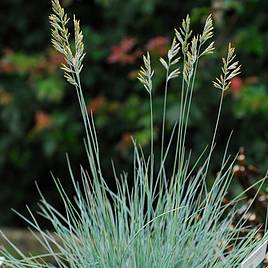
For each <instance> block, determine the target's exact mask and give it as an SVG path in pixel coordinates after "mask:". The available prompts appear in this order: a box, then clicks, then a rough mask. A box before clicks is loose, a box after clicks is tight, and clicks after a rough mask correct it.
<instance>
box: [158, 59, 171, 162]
mask: <svg viewBox="0 0 268 268" xmlns="http://www.w3.org/2000/svg"><path fill="white" fill-rule="evenodd" d="M169 65H170V63H169V64H168V67H169ZM168 75H169V68H168V69H167V71H166V82H165V95H164V104H163V119H162V141H161V156H160V165H161V163H162V161H163V155H164V143H165V122H166V109H167V91H168Z"/></svg>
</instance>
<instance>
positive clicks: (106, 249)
mask: <svg viewBox="0 0 268 268" xmlns="http://www.w3.org/2000/svg"><path fill="white" fill-rule="evenodd" d="M52 7H53V14H52V15H51V16H50V23H51V27H52V44H53V46H54V47H55V48H56V50H58V51H59V52H61V53H62V54H63V55H64V57H65V61H66V63H65V64H64V65H63V66H62V69H63V71H64V76H65V78H66V79H67V81H68V82H69V83H70V84H71V85H73V86H74V88H75V91H76V94H77V97H78V102H79V105H80V109H81V113H82V118H83V125H84V128H85V142H84V143H85V149H86V150H85V151H86V154H87V158H88V167H87V168H84V167H81V168H80V171H81V172H80V174H74V173H73V171H72V166H71V163H70V161H69V158H68V157H67V166H68V169H69V172H70V177H71V181H72V184H73V187H74V189H75V196H74V197H69V196H68V195H67V194H66V191H65V190H64V187H63V185H62V183H61V181H60V180H59V179H58V178H55V177H53V178H54V181H55V185H56V188H57V190H58V192H59V197H60V199H61V202H62V203H63V204H64V207H65V211H64V212H60V211H58V210H57V209H56V208H55V206H53V204H50V203H48V202H47V201H46V199H45V197H44V196H43V195H42V193H41V192H40V196H41V201H40V214H41V215H42V216H43V217H44V218H45V219H47V220H48V221H49V222H50V223H51V225H52V227H53V232H51V231H50V232H47V231H44V230H42V228H41V227H40V225H39V224H38V222H37V220H36V218H35V216H34V214H33V213H32V212H31V211H30V210H29V215H30V216H29V217H26V216H23V215H21V214H19V213H18V212H17V213H18V214H19V215H20V216H21V217H22V218H23V219H25V220H26V221H27V223H28V224H29V225H30V227H31V229H32V230H34V231H37V233H38V235H37V236H36V237H37V239H38V240H39V241H40V243H41V245H42V246H43V247H44V248H45V249H46V251H47V254H45V255H38V256H26V255H25V254H24V253H23V252H22V251H20V250H19V249H18V248H17V247H15V246H14V245H13V244H12V242H10V241H9V242H10V244H11V246H13V247H14V250H15V251H16V255H18V256H16V258H15V257H14V252H13V254H11V253H10V252H9V251H7V250H2V252H1V254H2V256H3V257H4V258H5V264H6V265H7V266H11V267H32V268H35V267H79V268H83V267H84V268H88V267H129V268H131V267H148V268H149V267H182V268H184V267H187V268H188V267H200V268H202V267H228V268H230V267H239V265H240V263H241V262H242V260H243V259H244V258H245V257H246V256H248V255H249V254H250V252H252V250H253V249H254V248H256V247H257V246H258V245H260V244H262V243H263V242H264V241H265V239H266V238H267V235H266V234H264V236H263V238H261V239H260V238H259V239H256V234H257V233H258V232H259V230H260V228H253V227H251V226H246V225H245V221H246V220H245V219H243V217H241V220H239V221H238V222H237V221H236V223H235V224H233V219H234V217H235V215H236V207H237V206H236V205H237V204H238V201H239V200H240V199H241V198H242V197H243V193H241V195H239V196H238V197H237V198H235V199H234V200H232V201H231V202H230V203H229V204H224V203H223V199H224V197H225V196H226V194H227V192H228V187H229V185H230V183H231V179H232V165H233V163H234V161H235V157H234V158H233V159H232V158H231V157H230V156H229V155H228V153H227V149H228V143H229V140H228V141H227V145H226V150H225V152H223V157H222V164H221V167H220V170H219V172H218V173H217V175H216V176H215V178H214V182H213V184H212V186H208V185H207V178H208V171H209V166H210V162H211V161H213V150H214V147H215V141H216V135H217V129H218V125H219V120H220V114H221V109H222V104H223V98H224V94H225V92H226V90H228V88H229V86H230V80H231V79H232V78H233V77H234V76H236V75H237V74H238V73H239V72H240V65H239V63H238V61H236V55H235V50H234V48H233V47H232V46H231V44H229V46H228V50H227V56H226V57H225V58H223V59H222V64H223V66H222V68H221V74H220V75H219V77H218V78H216V79H215V81H214V82H213V85H214V87H215V88H216V89H218V90H219V95H220V103H219V110H218V114H217V117H216V123H215V129H214V132H213V133H212V135H211V138H210V139H211V141H210V142H209V141H208V143H209V145H208V146H207V147H206V148H204V150H203V152H202V153H201V154H200V156H199V157H198V159H196V160H194V161H192V159H191V152H190V150H187V148H186V141H187V139H188V138H189V137H188V134H187V123H188V120H189V115H190V112H191V103H192V99H193V96H194V88H195V78H196V74H197V71H198V63H199V61H200V60H201V59H202V57H205V56H206V55H208V54H211V53H213V50H214V42H213V41H212V38H213V22H212V18H211V16H208V18H207V20H206V22H205V25H204V29H203V31H202V32H201V34H197V35H193V33H192V30H191V27H190V18H189V16H187V17H186V18H185V19H184V20H183V22H182V26H181V27H180V28H179V29H177V30H175V37H174V39H173V42H172V44H171V47H170V49H169V51H168V54H167V57H166V58H165V59H164V58H161V59H160V64H162V65H163V68H164V69H165V71H166V82H165V88H164V98H163V113H162V116H163V120H162V134H161V153H160V156H159V157H160V159H156V157H155V149H154V110H153V104H154V90H153V78H154V70H153V67H152V65H151V60H150V54H149V53H147V54H146V55H144V56H143V62H144V66H143V67H141V70H140V72H139V74H138V79H139V81H140V82H141V83H142V85H143V86H144V88H145V90H146V94H147V95H148V99H149V100H148V105H149V106H150V111H151V120H150V126H148V127H150V130H151V143H150V152H149V155H148V156H147V155H146V154H145V153H144V152H143V150H142V148H141V147H140V146H139V144H137V143H136V141H135V137H133V155H134V160H133V172H132V174H126V173H122V174H118V173H117V172H116V168H115V166H114V165H113V164H111V173H112V174H113V177H109V178H104V176H103V174H102V170H101V162H102V161H101V156H100V151H99V146H98V134H97V131H96V130H95V126H94V120H93V116H92V114H89V113H88V111H87V106H86V103H85V100H84V97H83V92H82V85H81V81H80V73H81V71H82V68H83V64H82V62H83V59H84V57H85V53H84V44H83V34H82V32H81V30H80V26H79V21H78V20H77V19H76V18H75V17H74V18H73V24H74V46H73V45H72V44H71V42H70V33H69V30H68V23H69V18H68V16H67V15H66V14H65V11H64V9H63V8H62V7H61V6H60V4H59V1H58V0H52ZM201 71H202V70H201ZM171 80H177V81H181V86H180V87H179V92H180V100H179V103H180V106H179V110H178V114H179V120H178V122H177V124H175V125H174V127H173V129H172V131H171V133H170V136H169V137H170V138H169V139H168V140H165V138H166V137H167V136H168V135H167V134H166V133H165V130H166V106H167V95H168V88H169V83H170V81H171ZM171 147H174V148H175V150H173V151H175V154H174V155H171V150H170V148H171ZM167 158H169V159H170V158H171V159H173V167H172V169H171V170H170V169H167V168H166V166H167V165H166V160H167ZM192 162H194V164H192ZM157 163H160V164H157ZM77 175H78V177H79V178H82V180H81V181H80V182H77V180H76V176H77ZM108 180H109V181H111V180H113V181H114V183H115V184H116V187H117V190H116V191H114V192H113V191H111V190H110V189H109V187H108V185H107V181H108ZM129 181H134V183H133V185H132V186H129ZM263 181H264V179H263V180H261V182H260V184H261V183H262V182H263ZM245 213H246V212H245ZM245 230H246V231H247V235H246V236H243V235H241V234H242V233H243V231H245ZM34 234H35V235H36V232H34ZM47 257H50V258H49V259H48V258H47ZM51 257H52V258H53V259H54V260H53V262H51Z"/></svg>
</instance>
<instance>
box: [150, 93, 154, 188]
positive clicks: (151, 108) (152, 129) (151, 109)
mask: <svg viewBox="0 0 268 268" xmlns="http://www.w3.org/2000/svg"><path fill="white" fill-rule="evenodd" d="M150 129H151V153H150V160H151V175H150V176H151V184H152V181H153V175H154V120H153V98H152V93H150Z"/></svg>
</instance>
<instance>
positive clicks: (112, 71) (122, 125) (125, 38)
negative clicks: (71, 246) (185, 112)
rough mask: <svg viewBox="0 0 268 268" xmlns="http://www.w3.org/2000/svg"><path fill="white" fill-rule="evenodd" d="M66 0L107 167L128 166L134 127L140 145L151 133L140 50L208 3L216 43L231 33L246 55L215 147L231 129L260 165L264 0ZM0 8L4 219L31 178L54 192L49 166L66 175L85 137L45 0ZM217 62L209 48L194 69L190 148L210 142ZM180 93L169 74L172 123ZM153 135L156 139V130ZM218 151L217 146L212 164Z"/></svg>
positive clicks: (21, 200)
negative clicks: (76, 20)
mask: <svg viewBox="0 0 268 268" xmlns="http://www.w3.org/2000/svg"><path fill="white" fill-rule="evenodd" d="M62 3H63V4H64V5H65V7H66V9H67V11H72V12H73V13H76V14H77V15H78V16H79V17H80V18H81V21H82V25H84V26H83V32H84V34H85V39H84V40H85V49H86V52H87V56H86V60H85V64H84V70H83V72H82V83H83V88H84V89H85V95H86V100H87V104H88V109H89V111H90V110H92V112H93V113H94V115H95V122H96V125H97V126H96V127H97V130H98V133H99V137H100V144H101V148H100V149H101V153H102V156H103V157H102V159H103V162H102V165H103V168H104V172H106V173H107V174H110V173H111V170H112V168H111V158H113V160H114V162H115V165H116V166H118V168H119V169H120V170H122V169H125V170H128V167H129V163H131V161H130V160H131V158H132V151H131V136H132V135H133V136H135V137H136V139H137V140H138V141H139V142H140V143H141V144H143V145H145V146H146V145H147V144H148V142H149V138H150V133H149V130H148V129H149V128H148V126H149V123H150V122H149V121H150V116H149V113H150V111H149V105H148V103H147V101H146V98H145V94H144V91H143V90H142V89H141V87H140V86H139V85H138V83H137V81H136V76H137V70H138V66H139V65H140V62H141V55H142V53H143V52H144V51H146V50H150V51H151V54H152V57H153V58H152V60H153V61H155V62H156V61H158V57H159V56H164V55H165V54H166V51H167V46H168V44H169V43H170V42H171V40H170V38H171V36H173V32H170V29H172V28H174V27H175V26H177V25H178V24H179V22H180V21H181V19H182V18H183V17H184V16H185V15H186V14H187V13H189V14H190V16H191V20H192V21H193V22H194V23H195V22H199V21H200V19H201V20H202V19H204V18H205V17H206V15H207V14H208V13H210V12H211V13H212V14H213V17H214V20H215V27H216V32H217V31H218V32H220V33H221V35H219V36H217V35H216V39H217V42H216V46H218V47H222V45H223V44H225V43H227V42H228V41H231V42H232V43H234V45H235V46H236V47H237V52H238V53H239V55H238V58H239V60H240V62H241V63H242V65H243V68H242V74H241V76H240V77H235V78H234V79H233V81H232V85H231V91H230V92H231V93H229V94H228V95H227V96H226V98H225V104H224V109H223V117H222V122H221V124H220V128H219V134H218V138H217V141H218V142H217V146H218V149H219V151H222V148H224V147H225V142H226V140H227V138H228V136H229V133H230V131H231V130H232V129H234V134H233V138H232V142H231V148H230V151H232V152H236V151H237V150H238V148H239V147H240V146H243V147H244V148H245V150H246V152H247V156H248V159H249V160H248V161H249V162H252V161H253V162H255V163H256V164H257V165H258V167H260V169H261V170H263V171H264V170H265V168H266V167H267V166H268V157H267V155H268V140H267V139H268V129H267V125H268V124H267V122H268V118H267V117H268V89H267V86H268V81H267V80H268V75H267V70H268V67H267V59H268V57H267V53H268V50H267V49H266V47H265V44H267V43H268V32H267V30H266V29H267V25H268V17H267V15H266V14H267V10H268V3H266V2H265V1H261V0H245V1H239V0H225V1H223V0H214V1H209V0H202V1H194V0H189V1H173V0H166V1H160V0H146V1H145V0H128V1H125V0H96V1H89V0H80V1H78V0H64V1H62ZM0 10H1V14H0V21H1V26H0V37H1V38H0V53H1V54H0V118H1V125H0V129H1V132H0V152H1V154H0V180H1V185H2V186H1V188H0V193H1V194H0V211H1V215H5V216H3V217H1V218H0V223H10V222H12V221H13V223H14V219H12V217H13V214H12V213H11V212H9V207H10V206H12V207H14V208H16V209H18V210H20V211H22V207H23V206H24V204H25V203H29V196H32V192H33V191H32V190H33V188H35V186H34V180H37V181H38V184H39V185H40V187H41V188H42V189H43V190H44V191H47V192H49V195H50V196H51V198H53V196H54V193H53V192H51V191H50V182H49V181H50V179H48V178H49V176H50V175H49V173H48V170H52V171H54V172H55V174H56V175H57V176H59V177H61V179H62V180H64V179H65V178H66V176H67V175H66V174H67V172H66V162H65V159H64V154H65V153H66V152H68V153H70V155H71V158H72V159H73V162H74V163H80V162H81V163H82V162H83V159H84V155H83V153H82V152H83V150H82V146H83V144H81V143H80V142H79V141H80V140H81V137H82V135H83V129H81V128H80V121H79V120H80V119H81V118H80V115H79V109H78V107H77V104H76V102H75V101H74V100H73V92H71V91H70V90H72V89H71V88H69V87H68V86H66V84H65V83H64V82H63V79H62V74H61V73H60V71H58V66H59V65H60V64H61V63H62V62H63V58H62V56H61V55H59V54H57V53H56V52H55V51H54V50H53V49H51V46H50V36H49V26H48V19H47V17H48V14H49V11H50V5H49V1H46V0H42V1H38V3H37V2H36V1H33V0H28V1H23V0H1V2H0ZM2 11H5V12H2ZM198 24H199V23H198ZM193 26H194V28H197V27H199V26H197V25H195V24H194V25H193ZM218 53H219V54H221V53H222V51H218ZM216 56H217V55H216ZM216 56H215V58H216ZM218 56H219V55H218ZM215 64H216V63H215V60H214V58H211V59H210V60H206V61H202V62H201V67H200V68H203V69H205V70H206V71H204V72H199V73H200V74H202V76H198V77H197V90H196V92H195V95H194V98H195V101H194V106H193V107H192V109H193V110H192V114H191V115H190V122H189V124H190V128H189V131H190V137H191V139H190V140H188V141H187V142H188V144H189V146H191V147H194V148H195V150H194V151H196V152H198V150H199V151H201V150H202V149H203V148H204V146H205V145H206V144H208V143H209V140H210V139H211V137H210V136H209V133H210V130H211V129H212V128H213V126H214V124H215V111H216V108H217V104H215V103H216V102H215V98H217V96H218V94H217V92H215V89H213V90H212V86H211V84H208V81H210V80H211V78H213V77H214V75H215V68H214V67H215ZM217 64H218V62H217ZM156 72H157V75H156V77H157V80H156V81H154V85H155V88H156V90H155V92H154V95H155V97H154V98H155V99H154V110H155V116H156V118H155V120H156V122H155V123H156V124H157V125H158V124H159V126H160V122H161V117H160V115H161V109H162V108H161V107H162V97H163V94H164V85H163V83H164V77H165V73H164V72H163V70H162V68H161V67H160V65H159V69H158V68H156ZM178 98H179V88H178V85H176V84H172V86H171V89H170V93H169V99H168V102H169V104H168V107H169V109H168V111H167V119H168V122H169V124H168V125H169V126H170V127H171V126H172V124H173V123H174V122H175V121H176V120H177V118H178V111H179V107H178V101H177V100H178ZM155 143H156V145H157V144H160V138H159V133H157V131H156V133H155ZM106 156H107V157H106ZM221 158H222V156H221V155H219V156H217V155H215V157H214V159H213V163H214V168H215V170H216V169H217V166H218V162H219V161H220V159H221ZM14 186H15V187H14ZM46 195H47V194H46ZM36 198H37V197H36V196H32V199H36ZM7 200H8V201H7ZM7 202H8V203H9V205H8V206H7V205H6V203H7Z"/></svg>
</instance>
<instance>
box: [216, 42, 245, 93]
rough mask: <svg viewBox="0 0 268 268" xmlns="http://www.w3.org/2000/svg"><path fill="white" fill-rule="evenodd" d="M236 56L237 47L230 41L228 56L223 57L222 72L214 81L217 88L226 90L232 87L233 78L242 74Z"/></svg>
mask: <svg viewBox="0 0 268 268" xmlns="http://www.w3.org/2000/svg"><path fill="white" fill-rule="evenodd" d="M235 58H236V55H235V48H233V47H232V45H231V43H229V45H228V52H227V57H226V58H222V63H223V66H222V68H221V71H222V73H221V74H220V76H219V77H217V78H216V80H215V81H213V85H214V87H215V88H218V89H221V90H223V91H226V90H227V89H228V88H229V87H230V84H231V79H232V78H233V77H235V76H237V75H238V74H240V69H241V65H240V64H239V62H238V61H235Z"/></svg>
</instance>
